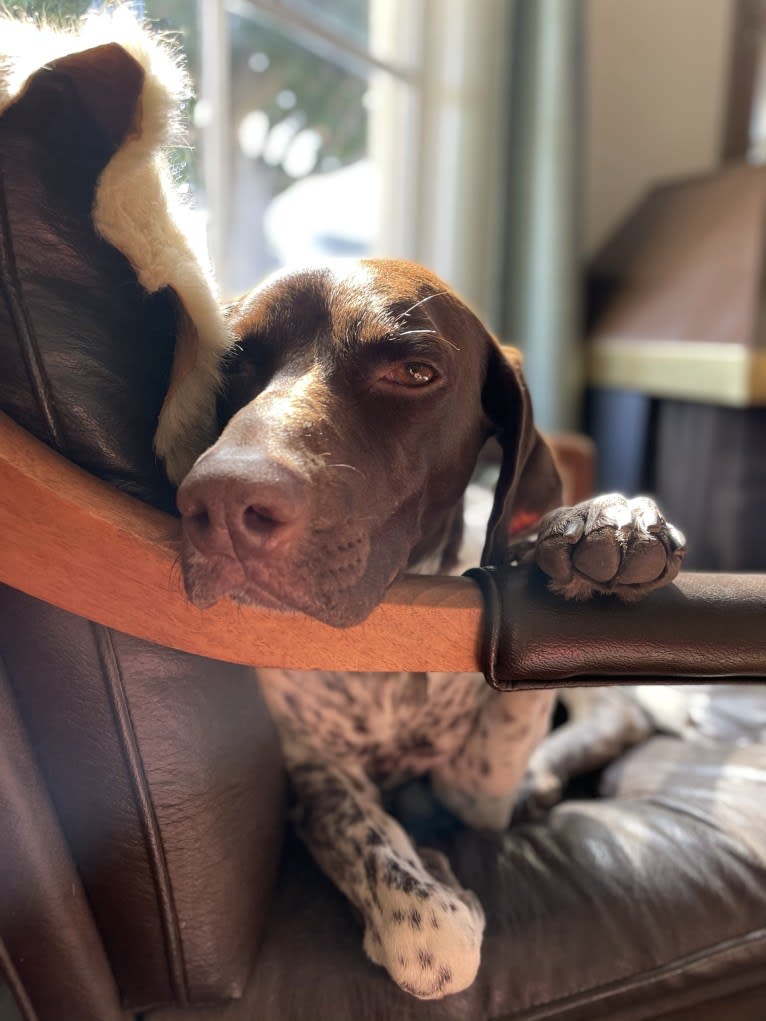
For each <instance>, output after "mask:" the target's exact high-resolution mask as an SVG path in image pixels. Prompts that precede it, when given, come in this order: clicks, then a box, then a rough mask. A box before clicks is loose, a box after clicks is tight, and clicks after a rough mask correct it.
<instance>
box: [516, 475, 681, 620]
mask: <svg viewBox="0 0 766 1021" xmlns="http://www.w3.org/2000/svg"><path fill="white" fill-rule="evenodd" d="M685 552H686V539H685V538H684V536H683V535H682V533H681V532H679V531H678V529H677V528H674V527H673V525H671V524H669V523H668V522H667V521H665V519H664V517H663V516H662V514H661V513H660V510H659V508H658V507H657V504H656V503H655V502H654V501H653V500H651V499H650V498H649V497H646V496H637V497H635V498H634V499H632V500H628V499H626V498H625V497H624V496H621V495H620V494H619V493H610V494H609V495H607V496H598V497H595V498H594V499H592V500H586V501H584V502H583V503H578V504H577V505H576V506H575V507H562V508H560V509H559V510H555V511H551V512H550V513H549V514H546V516H545V517H544V518H543V520H542V522H541V524H540V529H539V532H538V538H537V545H536V547H535V559H536V560H537V563H538V565H539V566H540V568H541V569H542V570H543V571H544V572H545V573H546V574H547V575H548V576H549V577H550V579H551V581H550V587H551V589H552V590H553V591H554V592H558V593H559V594H560V595H563V596H565V597H566V598H567V599H587V598H589V597H590V596H592V595H593V594H594V593H595V592H606V593H613V594H614V595H617V596H619V597H620V598H621V599H623V600H625V601H626V602H632V601H635V600H636V599H640V598H641V597H642V596H644V595H646V593H647V592H650V591H651V590H652V589H656V588H660V587H662V586H663V585H668V584H669V583H670V582H671V581H673V579H674V578H675V577H676V575H677V574H678V572H679V570H680V568H681V561H682V560H683V556H684V553H685Z"/></svg>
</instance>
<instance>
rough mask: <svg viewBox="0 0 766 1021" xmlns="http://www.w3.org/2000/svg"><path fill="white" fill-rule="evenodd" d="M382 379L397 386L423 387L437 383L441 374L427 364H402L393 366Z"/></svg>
mask: <svg viewBox="0 0 766 1021" xmlns="http://www.w3.org/2000/svg"><path fill="white" fill-rule="evenodd" d="M380 378H381V379H382V380H383V381H384V382H385V383H394V384H396V386H408V387H421V386H428V385H429V383H434V382H436V380H437V379H438V378H439V373H438V372H437V371H436V369H435V368H434V367H433V365H428V364H427V363H426V362H400V364H399V365H392V366H391V368H390V369H389V370H388V371H387V372H386V373H384V375H382V376H381V377H380Z"/></svg>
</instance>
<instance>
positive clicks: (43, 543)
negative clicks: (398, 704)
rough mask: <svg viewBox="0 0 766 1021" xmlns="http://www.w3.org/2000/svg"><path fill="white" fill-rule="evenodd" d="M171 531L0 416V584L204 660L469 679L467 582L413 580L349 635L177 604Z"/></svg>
mask: <svg viewBox="0 0 766 1021" xmlns="http://www.w3.org/2000/svg"><path fill="white" fill-rule="evenodd" d="M179 549H180V529H179V523H178V521H177V520H176V519H175V518H173V517H171V516H170V515H168V514H163V513H162V512H161V511H157V510H154V509H153V508H152V507H148V506H147V505H146V504H144V503H142V502H141V501H139V500H136V499H134V498H132V497H130V496H126V495H125V494H124V493H120V492H118V491H117V490H115V489H114V488H113V487H111V486H109V485H107V484H106V483H104V482H101V481H100V480H98V479H95V478H93V477H92V476H91V475H88V473H87V472H85V471H83V470H82V469H80V468H77V467H76V466H74V465H72V464H71V463H70V462H69V461H67V460H65V459H64V458H62V457H60V456H59V455H58V454H56V453H55V452H54V451H52V450H50V449H49V448H48V447H47V446H45V444H43V443H41V442H40V441H39V440H37V439H35V438H34V437H33V436H31V435H30V434H29V433H28V432H26V430H24V429H22V428H21V427H20V426H18V425H17V424H16V423H15V422H13V421H12V420H11V419H10V418H8V417H7V416H6V415H2V414H1V413H0V581H2V582H5V583H6V584H8V585H10V586H12V587H13V588H17V589H20V590H21V591H22V592H26V593H27V594H28V595H31V596H34V597H36V598H37V599H42V600H44V601H45V602H47V603H52V604H53V605H54V606H58V607H60V608H61V609H63V610H68V611H69V612H71V613H76V614H78V615H79V616H82V617H86V618H88V619H89V620H93V621H96V622H98V623H99V624H105V625H106V626H108V627H111V628H114V629H115V630H117V631H123V632H125V633H127V634H130V635H135V636H136V637H139V638H145V639H148V640H149V641H152V642H157V643H159V644H160V645H167V646H171V647H172V648H174V649H181V650H183V651H185V652H192V653H196V654H198V655H201V656H208V657H210V658H212V659H221V660H228V661H230V662H234V663H249V664H252V665H258V666H282V667H296V668H306V669H309V668H319V669H334V670H401V669H407V670H417V671H421V670H459V671H466V672H469V671H475V670H478V669H479V665H478V664H479V656H478V648H477V647H478V641H479V633H480V623H481V612H482V601H481V595H480V593H479V590H478V588H477V587H476V586H475V585H474V583H473V582H471V581H469V580H468V579H465V578H446V577H444V578H440V577H436V578H426V577H411V578H406V579H404V580H403V581H401V582H399V583H398V584H396V585H395V586H394V587H393V588H392V589H391V590H390V592H389V593H388V595H387V596H386V599H385V601H384V602H383V604H382V605H381V606H379V607H378V608H377V609H376V610H375V611H374V612H373V613H372V614H371V616H370V617H368V618H367V620H366V621H364V623H363V624H359V625H358V626H357V627H352V628H347V629H343V630H340V629H336V628H331V627H328V626H327V625H325V624H320V623H319V622H318V621H315V620H313V619H311V618H310V617H304V616H302V615H301V614H297V613H296V614H284V613H274V612H271V611H269V610H261V609H254V608H252V607H242V606H239V605H237V604H236V603H233V602H231V601H230V600H227V599H223V600H221V602H220V603H218V604H217V605H216V606H214V607H212V608H211V609H209V610H204V611H202V610H198V609H196V608H195V607H194V606H192V605H191V604H190V603H189V602H188V601H187V600H186V598H185V596H184V593H183V586H182V582H181V572H180V567H179V565H178V553H179Z"/></svg>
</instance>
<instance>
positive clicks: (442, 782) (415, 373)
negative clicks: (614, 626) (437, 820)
mask: <svg viewBox="0 0 766 1021" xmlns="http://www.w3.org/2000/svg"><path fill="white" fill-rule="evenodd" d="M231 323H232V325H233V329H234V331H235V333H236V335H237V337H238V339H239V344H238V348H237V351H236V353H235V355H234V356H233V357H232V359H231V361H230V362H229V364H228V365H227V366H226V368H225V373H226V388H225V392H224V394H223V396H222V398H221V402H220V423H221V427H222V432H221V435H220V438H219V439H218V441H217V442H216V443H215V444H214V446H212V447H211V448H210V449H209V450H208V451H207V452H206V453H204V454H203V455H202V457H200V458H199V460H198V461H197V463H196V464H195V466H194V467H193V469H192V471H191V472H190V473H189V475H188V476H187V477H186V479H185V481H184V482H183V484H182V485H181V487H180V490H179V493H178V506H179V509H180V511H181V514H182V516H183V530H184V536H185V540H184V559H183V569H184V578H185V584H186V589H187V593H188V595H189V598H190V599H191V600H192V601H193V602H194V603H195V604H197V605H198V606H202V607H204V606H209V605H211V604H212V603H214V602H215V601H216V600H218V599H219V598H221V597H222V596H225V595H228V596H230V597H231V598H233V599H236V600H239V601H241V602H244V603H254V604H257V605H260V606H265V607H271V608H275V609H280V610H281V609H284V610H299V611H301V612H303V613H307V614H310V615H312V616H314V617H316V618H318V619H320V620H322V621H325V622H327V623H329V624H331V625H335V626H338V627H343V626H347V625H351V624H354V623H355V622H358V621H360V620H362V619H363V618H364V617H366V616H367V614H369V612H370V611H371V610H372V608H373V607H374V606H375V605H376V604H377V603H378V602H379V601H380V599H381V598H382V596H383V594H384V592H385V591H386V589H387V588H388V586H389V585H391V583H392V582H393V581H394V580H395V579H396V578H397V577H399V576H400V575H401V574H402V573H403V572H405V571H421V572H424V571H429V572H431V571H440V572H444V571H451V570H454V569H455V567H456V565H457V563H458V552H459V547H460V540H461V534H462V497H463V492H464V490H465V488H466V485H467V483H468V481H469V479H470V477H471V473H472V471H473V469H474V466H475V463H476V459H477V456H478V454H479V451H480V449H481V448H482V446H483V444H484V442H485V440H487V439H488V437H490V436H495V437H497V439H498V440H499V442H500V444H501V446H502V448H503V462H502V467H501V470H500V477H499V481H498V484H497V491H496V493H495V497H494V505H493V508H492V511H491V514H490V520H489V526H488V530H487V538H486V543H485V550H484V557H485V560H487V561H496V560H498V559H499V558H502V557H503V556H506V555H508V550H509V543H511V542H514V543H515V542H520V543H522V544H523V543H524V542H527V543H528V544H529V536H530V535H531V534H532V531H533V526H534V528H536V529H537V533H538V538H537V550H538V559H539V560H540V561H541V562H542V564H543V566H544V568H545V569H546V570H547V572H548V573H549V574H551V576H552V584H553V586H554V587H555V588H556V589H557V590H558V591H559V592H561V593H562V594H564V595H565V596H574V597H576V598H583V597H585V596H588V595H590V594H591V593H593V592H594V591H608V592H616V593H618V594H622V595H623V596H624V597H625V598H631V597H634V596H635V595H636V594H640V593H643V592H645V591H647V590H648V589H651V588H654V587H656V586H658V585H662V584H666V583H667V582H669V581H670V580H672V578H673V577H675V575H676V573H677V571H678V568H679V565H680V560H681V556H682V553H683V550H682V539H681V538H680V537H679V535H678V533H676V532H675V531H674V530H673V529H672V527H671V526H667V525H666V524H665V522H664V521H663V519H662V517H661V515H660V514H659V512H658V511H657V509H656V507H655V506H654V504H652V503H651V501H649V500H646V499H638V500H633V501H626V500H624V499H623V498H621V497H606V498H602V499H600V500H594V501H589V502H588V503H587V504H581V505H579V506H578V507H576V508H569V509H563V510H554V508H556V507H558V506H559V503H560V493H559V480H558V475H557V472H556V469H555V467H554V464H553V460H552V457H551V455H550V452H549V450H548V448H547V446H546V445H545V443H544V441H543V440H542V439H541V437H540V435H539V434H538V433H537V432H536V430H535V428H534V426H533V423H532V417H531V410H530V404H529V399H528V396H527V391H526V387H525V385H524V382H523V380H522V376H521V372H520V369H519V364H518V361H517V360H516V356H515V354H514V353H513V352H511V358H510V360H509V359H508V358H506V357H505V355H504V354H503V353H502V351H501V349H500V347H499V346H498V344H497V343H496V341H495V340H494V339H493V338H492V337H491V336H490V335H489V333H488V332H487V331H486V329H485V328H484V327H483V326H482V324H481V323H480V322H479V321H478V319H477V318H476V317H475V316H474V315H473V314H472V313H471V312H470V311H469V309H468V308H467V307H466V306H465V305H464V304H463V303H462V302H461V301H460V300H459V299H458V298H457V297H456V296H455V294H454V293H453V292H452V291H450V289H449V288H448V287H447V286H446V285H445V284H444V283H443V282H442V281H440V280H439V279H437V278H436V277H435V276H433V275H432V274H431V273H430V272H428V271H427V270H425V269H422V268H421V267H419V266H415V265H412V264H409V263H404V262H399V261H393V260H365V261H362V262H352V263H349V264H342V265H341V266H326V267H323V268H319V269H311V270H302V271H295V272H289V273H283V274H278V275H276V276H274V277H272V278H270V279H269V280H267V281H266V282H265V283H264V284H263V285H262V286H260V287H259V288H256V289H255V290H254V291H252V292H251V293H249V294H247V295H246V296H245V297H243V298H242V299H241V300H240V301H239V302H238V303H237V304H236V305H234V307H233V308H232V310H231ZM549 511H553V513H548V514H547V516H546V517H544V518H543V520H542V522H540V519H541V517H542V516H543V515H544V514H545V513H546V512H549ZM424 640H425V639H424ZM259 677H260V680H261V683H262V685H263V690H264V692H265V695H266V698H267V700H268V703H269V705H270V707H271V711H272V713H273V715H274V717H275V719H276V721H277V724H278V727H279V729H280V732H281V736H282V741H283V745H284V753H285V758H286V762H287V767H288V770H289V773H290V777H291V781H292V784H293V787H294V791H295V795H296V800H297V809H296V821H297V825H298V827H299V830H300V832H301V834H302V837H303V839H304V840H305V841H306V843H307V845H308V847H309V849H310V850H311V853H312V854H313V856H314V857H315V859H316V861H317V862H318V863H319V865H320V866H321V868H322V869H323V870H324V871H325V872H326V873H327V875H328V876H330V878H331V879H332V880H333V882H334V883H336V884H337V886H338V887H339V888H340V889H341V890H342V891H343V893H344V894H345V895H346V897H347V898H348V899H349V900H350V901H351V903H352V904H353V905H354V907H355V908H356V909H357V911H358V912H359V913H360V914H361V917H362V921H363V925H364V948H365V950H366V952H367V954H368V955H369V957H370V958H371V959H372V960H373V961H374V962H376V963H378V964H381V965H383V967H385V968H386V969H387V970H388V972H389V973H390V975H391V976H392V977H393V978H394V980H395V981H396V982H397V983H398V984H399V985H400V986H401V988H402V989H405V990H407V991H409V992H410V993H412V994H413V995H414V996H417V997H421V998H438V997H442V996H445V995H446V994H448V993H454V992H457V991H459V990H462V989H465V988H466V987H467V986H469V985H470V984H471V982H473V980H474V977H475V975H476V972H477V968H478V965H479V956H480V946H481V940H482V932H483V928H484V913H483V911H482V907H481V905H480V904H479V902H478V900H477V898H476V896H475V895H474V894H473V893H472V892H470V891H469V890H465V889H462V888H461V886H460V885H459V883H458V881H457V880H456V878H455V876H454V875H453V874H452V872H451V870H450V868H449V866H448V864H447V862H446V860H445V859H444V858H443V856H441V855H439V854H438V853H436V852H434V851H430V850H427V849H425V850H424V849H422V848H421V849H416V848H415V847H414V846H413V844H412V843H411V841H410V839H409V838H408V836H407V834H406V833H405V832H404V830H403V829H402V828H401V826H400V825H399V824H398V823H397V822H396V821H395V820H394V819H393V818H392V817H391V816H390V815H388V814H387V813H386V812H385V811H384V809H383V807H382V802H381V797H380V787H381V785H389V784H393V783H395V782H397V781H399V780H402V779H404V778H406V777H409V776H412V775H423V774H429V775H430V780H431V784H432V786H433V789H434V791H435V793H436V795H437V796H438V798H439V799H440V800H441V801H442V802H443V803H444V804H445V805H447V806H448V807H449V808H450V809H451V810H452V811H453V812H455V813H456V814H457V815H458V816H459V817H461V818H462V819H463V820H464V821H465V822H466V823H468V824H469V825H471V826H476V827H491V828H493V829H499V828H503V827H505V826H507V825H508V822H509V819H510V816H511V812H512V809H513V806H514V798H515V792H516V791H517V789H518V787H519V784H520V781H521V780H522V777H523V775H524V772H525V769H526V767H527V764H528V762H529V759H530V756H531V754H532V752H533V750H534V749H535V747H536V746H537V745H538V743H539V742H540V741H541V739H542V738H543V737H544V735H545V733H546V731H547V730H548V726H549V717H550V712H551V706H552V702H553V699H554V695H553V693H551V692H550V691H531V692H517V693H513V694H503V695H501V694H498V693H496V692H493V691H492V690H491V689H490V688H489V687H488V686H487V685H486V684H485V682H484V679H483V678H482V677H481V676H478V675H475V676H474V675H452V674H428V675H422V674H404V673H402V674H364V675H361V674H344V673H329V672H328V673H320V672H305V671H304V672H296V671H286V670H276V669H269V670H260V671H259Z"/></svg>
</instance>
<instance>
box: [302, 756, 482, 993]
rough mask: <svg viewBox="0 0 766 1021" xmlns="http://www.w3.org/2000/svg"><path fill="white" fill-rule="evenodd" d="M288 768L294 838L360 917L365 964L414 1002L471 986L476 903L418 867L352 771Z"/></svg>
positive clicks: (477, 939) (446, 874)
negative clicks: (379, 971)
mask: <svg viewBox="0 0 766 1021" xmlns="http://www.w3.org/2000/svg"><path fill="white" fill-rule="evenodd" d="M288 770H289V773H290V777H291V780H292V783H293V785H294V788H295V791H296V794H297V798H298V809H297V823H298V830H299V832H300V834H301V836H302V838H303V839H304V840H305V842H306V844H307V846H308V848H309V850H310V851H311V853H312V855H313V857H314V858H315V860H316V861H317V863H318V865H319V866H320V868H321V869H322V870H323V871H324V872H325V873H326V874H327V875H328V876H329V878H330V879H331V880H332V881H333V883H335V885H336V886H338V887H339V888H340V890H341V891H342V892H343V893H344V894H345V896H346V897H347V898H348V899H349V900H350V901H351V903H352V904H353V905H354V906H355V907H356V908H357V910H358V911H359V912H360V914H361V915H362V918H363V921H364V949H365V951H366V952H367V955H368V957H370V959H371V960H373V961H374V962H375V963H376V964H380V965H382V966H383V967H384V968H386V970H387V971H388V973H389V974H390V975H391V977H392V978H393V979H394V981H395V982H396V983H397V984H398V985H399V986H401V988H402V989H404V990H406V991H407V992H409V993H411V994H412V995H413V996H416V997H419V998H420V999H439V998H440V997H442V996H446V995H447V994H448V993H456V992H459V991H460V990H462V989H466V988H467V987H468V986H469V985H471V983H472V982H473V980H474V978H475V977H476V972H477V970H478V967H479V955H480V950H481V938H482V933H483V930H484V912H483V911H482V908H481V905H480V904H479V902H478V900H477V898H476V896H475V895H474V894H473V893H471V892H470V891H469V890H463V889H462V888H461V887H460V886H459V884H458V883H457V880H456V879H455V878H454V876H452V873H451V872H450V871H449V870H448V869H445V868H444V862H443V861H442V860H440V859H438V858H433V859H431V868H428V867H427V865H426V863H425V862H424V861H423V860H422V859H421V858H420V857H419V855H418V853H417V851H416V850H415V848H414V847H413V846H412V843H411V842H410V840H409V838H408V837H407V834H406V833H405V832H404V830H403V829H402V828H401V826H400V825H399V824H398V823H397V822H396V820H394V819H393V818H391V816H389V815H388V814H387V813H386V812H385V811H384V810H383V808H382V806H381V803H380V797H379V794H378V790H377V788H376V787H375V785H374V784H373V783H372V782H371V781H370V780H369V779H368V778H367V777H366V776H365V774H364V773H363V772H362V771H361V770H360V769H357V768H355V767H353V766H348V767H347V766H346V765H344V766H342V767H341V766H337V765H335V764H329V763H326V762H317V761H316V760H313V759H311V758H308V757H306V758H303V759H300V760H297V761H292V762H288Z"/></svg>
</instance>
